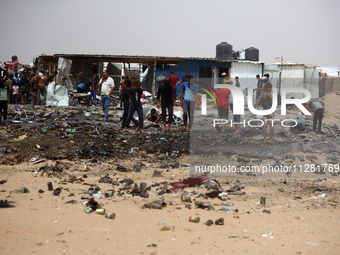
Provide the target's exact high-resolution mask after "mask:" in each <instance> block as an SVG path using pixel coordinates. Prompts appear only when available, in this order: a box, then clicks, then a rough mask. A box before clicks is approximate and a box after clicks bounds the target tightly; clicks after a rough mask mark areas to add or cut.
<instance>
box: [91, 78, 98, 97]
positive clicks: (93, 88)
mask: <svg viewBox="0 0 340 255" xmlns="http://www.w3.org/2000/svg"><path fill="white" fill-rule="evenodd" d="M90 84H91V85H90V92H91V94H90V99H91V98H92V99H94V100H96V101H97V89H98V82H97V74H96V73H94V74H93V75H92V78H91V79H90ZM96 87H97V89H96Z"/></svg>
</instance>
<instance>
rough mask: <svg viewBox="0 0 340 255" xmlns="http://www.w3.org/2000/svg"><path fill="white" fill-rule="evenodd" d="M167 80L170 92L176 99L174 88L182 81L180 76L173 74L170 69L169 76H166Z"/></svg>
mask: <svg viewBox="0 0 340 255" xmlns="http://www.w3.org/2000/svg"><path fill="white" fill-rule="evenodd" d="M168 81H170V85H171V87H172V93H173V95H174V98H175V100H176V91H177V90H176V89H177V85H178V84H179V83H181V82H182V80H181V79H180V78H178V77H177V76H176V75H174V71H170V76H169V77H168Z"/></svg>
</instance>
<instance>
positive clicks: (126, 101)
mask: <svg viewBox="0 0 340 255" xmlns="http://www.w3.org/2000/svg"><path fill="white" fill-rule="evenodd" d="M123 86H124V87H125V89H124V90H123V91H122V103H123V106H124V113H123V121H122V129H124V128H125V127H127V126H126V121H127V118H128V117H129V110H130V89H131V86H132V82H131V81H130V80H124V84H123ZM132 121H133V123H135V125H136V126H137V127H138V126H139V123H138V121H137V120H135V118H132Z"/></svg>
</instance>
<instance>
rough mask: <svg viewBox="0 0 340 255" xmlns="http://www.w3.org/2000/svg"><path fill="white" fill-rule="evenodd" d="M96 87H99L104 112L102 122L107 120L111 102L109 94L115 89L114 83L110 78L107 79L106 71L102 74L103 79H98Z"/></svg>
mask: <svg viewBox="0 0 340 255" xmlns="http://www.w3.org/2000/svg"><path fill="white" fill-rule="evenodd" d="M98 87H101V100H102V107H103V112H104V120H107V119H108V114H109V107H110V102H111V94H112V92H113V90H114V88H115V82H114V81H113V79H112V78H111V77H109V74H108V73H107V71H105V72H104V73H103V77H102V78H101V79H100V81H99V84H98Z"/></svg>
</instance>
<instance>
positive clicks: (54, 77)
mask: <svg viewBox="0 0 340 255" xmlns="http://www.w3.org/2000/svg"><path fill="white" fill-rule="evenodd" d="M57 74H58V71H54V72H53V73H52V74H50V75H49V76H48V77H47V84H50V83H51V82H57Z"/></svg>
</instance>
